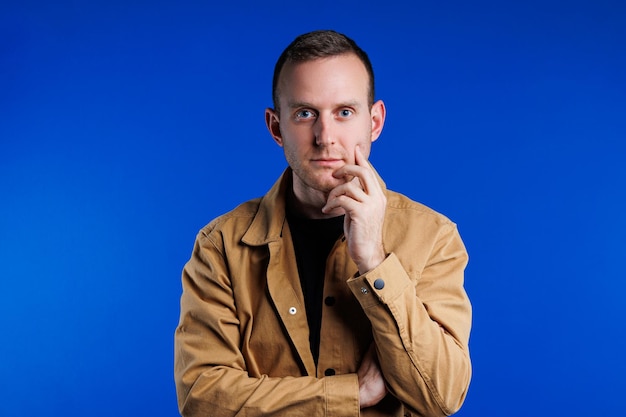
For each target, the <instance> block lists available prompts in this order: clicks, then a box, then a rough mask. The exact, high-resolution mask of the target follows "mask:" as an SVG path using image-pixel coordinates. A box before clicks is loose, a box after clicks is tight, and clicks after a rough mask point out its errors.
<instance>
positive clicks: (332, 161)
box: [311, 158, 343, 166]
mask: <svg viewBox="0 0 626 417" xmlns="http://www.w3.org/2000/svg"><path fill="white" fill-rule="evenodd" d="M311 162H312V163H313V164H315V165H319V166H335V165H338V164H341V163H343V159H336V158H317V159H312V160H311Z"/></svg>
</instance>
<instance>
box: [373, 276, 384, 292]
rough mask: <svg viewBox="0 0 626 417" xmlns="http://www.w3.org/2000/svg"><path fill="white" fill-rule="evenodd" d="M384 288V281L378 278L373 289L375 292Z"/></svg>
mask: <svg viewBox="0 0 626 417" xmlns="http://www.w3.org/2000/svg"><path fill="white" fill-rule="evenodd" d="M384 287H385V281H383V279H382V278H378V279H377V280H376V281H374V288H376V289H377V290H382V289H383V288H384Z"/></svg>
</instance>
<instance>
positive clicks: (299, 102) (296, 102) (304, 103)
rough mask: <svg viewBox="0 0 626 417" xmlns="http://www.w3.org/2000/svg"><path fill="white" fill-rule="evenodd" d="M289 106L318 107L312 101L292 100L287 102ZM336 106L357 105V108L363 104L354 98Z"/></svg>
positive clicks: (290, 107)
mask: <svg viewBox="0 0 626 417" xmlns="http://www.w3.org/2000/svg"><path fill="white" fill-rule="evenodd" d="M287 107H288V108H289V109H298V108H302V107H309V108H313V109H315V108H317V106H314V105H313V104H311V103H307V102H306V101H292V102H289V103H287ZM335 107H336V108H339V107H355V108H359V107H361V105H360V104H359V102H358V101H356V100H352V101H345V102H343V103H339V105H337V106H335Z"/></svg>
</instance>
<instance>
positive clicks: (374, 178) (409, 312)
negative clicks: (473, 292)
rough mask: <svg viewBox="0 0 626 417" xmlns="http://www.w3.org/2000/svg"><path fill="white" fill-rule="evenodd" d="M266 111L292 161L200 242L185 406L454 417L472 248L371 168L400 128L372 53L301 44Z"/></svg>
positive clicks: (281, 72)
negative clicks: (375, 149) (384, 140)
mask: <svg viewBox="0 0 626 417" xmlns="http://www.w3.org/2000/svg"><path fill="white" fill-rule="evenodd" d="M273 98H274V109H267V110H266V112H265V120H266V123H267V127H268V129H269V132H270V134H271V135H272V137H273V138H274V141H275V142H276V143H277V144H278V145H279V146H280V147H282V148H283V151H284V153H285V157H286V159H287V162H288V165H289V167H288V168H287V169H286V170H285V172H284V174H283V175H282V176H281V178H280V179H279V180H278V181H277V183H276V184H275V185H274V186H273V188H272V189H271V190H270V191H269V192H268V193H267V194H266V195H265V196H264V197H262V198H260V199H256V200H252V201H249V202H247V203H244V204H242V205H241V206H239V207H237V208H236V209H234V210H233V211H231V212H230V213H227V214H225V215H223V216H220V217H218V218H217V219H215V220H213V221H212V222H211V223H210V224H209V225H208V226H206V227H205V228H203V229H202V230H201V231H200V233H199V234H198V236H197V239H196V243H195V247H194V250H193V253H192V256H191V259H190V260H189V262H188V263H187V264H186V265H185V268H184V270H183V277H182V283H183V294H182V298H181V316H180V323H179V326H178V328H177V330H176V335H175V342H176V346H175V378H176V384H177V394H178V401H179V409H180V411H181V414H183V415H184V416H307V417H310V416H358V415H363V416H402V415H405V416H412V415H414V416H443V415H449V414H452V413H454V412H455V411H456V410H458V408H459V407H460V406H461V404H462V402H463V399H464V397H465V394H466V391H467V387H468V385H469V380H470V374H471V367H470V359H469V353H468V339H469V331H470V325H471V307H470V303H469V300H468V298H467V296H466V294H465V291H464V290H463V271H464V268H465V265H466V263H467V253H466V251H465V248H464V246H463V243H462V241H461V239H460V237H459V234H458V232H457V229H456V226H455V225H454V224H453V223H452V222H450V221H449V220H448V219H447V218H445V217H444V216H442V215H440V214H438V213H436V212H434V211H432V210H430V209H429V208H427V207H425V206H423V205H421V204H419V203H416V202H413V201H411V200H409V199H408V198H407V197H404V196H402V195H400V194H398V193H395V192H392V191H389V190H387V189H386V188H385V184H384V183H383V182H382V180H381V179H380V178H379V176H378V175H377V173H376V171H375V170H374V168H373V167H372V166H371V165H370V164H369V162H368V159H367V158H368V156H369V154H370V148H371V143H372V142H373V141H375V140H376V139H377V138H378V137H379V135H380V133H381V131H382V128H383V125H384V122H385V106H384V103H383V102H382V101H374V77H373V71H372V67H371V64H370V61H369V59H368V57H367V55H366V54H365V52H363V51H362V50H361V49H360V48H359V47H358V46H357V45H356V44H355V43H354V41H352V40H351V39H349V38H347V37H345V36H344V35H341V34H338V33H336V32H333V31H316V32H312V33H308V34H304V35H301V36H299V37H298V38H296V39H295V40H294V41H293V42H292V43H291V44H290V45H289V46H288V47H287V49H286V50H285V51H284V52H283V54H282V55H281V57H280V58H279V60H278V62H277V64H276V68H275V71H274V82H273Z"/></svg>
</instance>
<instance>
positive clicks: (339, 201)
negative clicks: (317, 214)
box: [322, 195, 362, 213]
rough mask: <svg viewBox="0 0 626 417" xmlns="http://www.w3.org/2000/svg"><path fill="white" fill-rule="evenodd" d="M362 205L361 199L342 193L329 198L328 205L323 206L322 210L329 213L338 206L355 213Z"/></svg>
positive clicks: (347, 211)
mask: <svg viewBox="0 0 626 417" xmlns="http://www.w3.org/2000/svg"><path fill="white" fill-rule="evenodd" d="M361 205H362V203H361V202H360V201H357V200H355V199H353V198H351V197H349V196H346V195H340V196H337V197H335V198H332V199H329V200H328V201H327V202H326V205H325V206H324V207H322V212H323V213H329V212H331V211H333V210H335V209H337V208H342V209H343V210H344V211H345V212H346V213H355V212H357V210H358V209H359V207H360V206H361Z"/></svg>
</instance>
